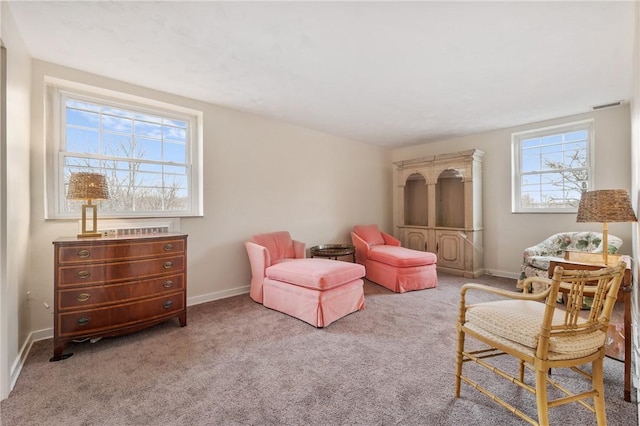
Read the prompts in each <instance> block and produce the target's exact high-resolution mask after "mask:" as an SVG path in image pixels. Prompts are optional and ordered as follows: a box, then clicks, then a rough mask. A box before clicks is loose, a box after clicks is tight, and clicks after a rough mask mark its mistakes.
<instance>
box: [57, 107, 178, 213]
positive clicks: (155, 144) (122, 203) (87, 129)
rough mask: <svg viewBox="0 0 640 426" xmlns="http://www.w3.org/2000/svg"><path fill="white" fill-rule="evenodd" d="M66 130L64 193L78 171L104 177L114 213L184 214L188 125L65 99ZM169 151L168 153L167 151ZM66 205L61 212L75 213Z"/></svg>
mask: <svg viewBox="0 0 640 426" xmlns="http://www.w3.org/2000/svg"><path fill="white" fill-rule="evenodd" d="M64 108H65V116H66V120H65V121H66V122H65V123H64V125H65V126H66V131H65V132H64V137H63V141H62V144H61V148H62V155H63V158H64V159H63V161H62V165H63V175H64V187H65V194H66V188H67V185H68V178H69V175H70V174H71V173H75V172H78V171H93V172H99V173H103V174H105V175H106V176H107V180H108V182H109V190H110V197H111V198H110V199H109V200H106V201H102V202H101V208H102V209H104V210H105V211H113V212H153V211H176V212H180V211H188V210H189V209H190V201H189V200H190V194H189V183H188V182H189V172H190V167H189V164H188V163H187V146H188V144H189V123H188V121H187V120H178V119H175V118H165V117H162V116H155V115H153V114H149V113H137V112H134V111H128V110H126V109H122V108H113V107H110V106H107V105H100V104H97V103H91V102H86V101H81V100H77V99H73V98H67V99H66V100H65V104H64ZM169 148H170V149H169ZM79 205H80V203H78V202H66V203H65V206H64V211H66V212H72V211H77V210H78V209H79Z"/></svg>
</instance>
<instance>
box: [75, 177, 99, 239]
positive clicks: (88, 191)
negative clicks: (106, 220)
mask: <svg viewBox="0 0 640 426" xmlns="http://www.w3.org/2000/svg"><path fill="white" fill-rule="evenodd" d="M67 199H68V200H87V204H83V205H82V232H81V233H80V234H78V238H87V237H100V236H102V234H101V233H99V232H98V215H97V208H98V206H96V205H93V204H91V201H92V200H107V199H109V190H108V188H107V178H106V176H104V175H101V174H100V173H89V172H79V173H72V174H71V177H69V189H68V191H67ZM87 210H91V214H92V216H93V227H92V228H91V229H89V230H87Z"/></svg>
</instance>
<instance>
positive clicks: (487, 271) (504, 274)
mask: <svg viewBox="0 0 640 426" xmlns="http://www.w3.org/2000/svg"><path fill="white" fill-rule="evenodd" d="M484 273H485V275H492V276H495V277H502V278H513V279H514V280H517V279H518V278H519V277H520V274H519V273H517V272H507V271H498V270H496V269H485V270H484Z"/></svg>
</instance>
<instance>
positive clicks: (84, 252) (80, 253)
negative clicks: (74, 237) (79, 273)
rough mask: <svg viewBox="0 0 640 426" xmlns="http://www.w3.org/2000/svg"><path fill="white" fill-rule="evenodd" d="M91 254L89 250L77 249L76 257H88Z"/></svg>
mask: <svg viewBox="0 0 640 426" xmlns="http://www.w3.org/2000/svg"><path fill="white" fill-rule="evenodd" d="M89 256H91V252H90V251H89V250H85V249H82V250H78V257H89Z"/></svg>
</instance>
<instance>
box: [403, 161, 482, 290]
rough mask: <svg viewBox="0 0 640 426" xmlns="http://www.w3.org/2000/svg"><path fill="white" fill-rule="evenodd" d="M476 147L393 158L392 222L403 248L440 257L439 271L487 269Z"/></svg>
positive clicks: (474, 272) (471, 272)
mask: <svg viewBox="0 0 640 426" xmlns="http://www.w3.org/2000/svg"><path fill="white" fill-rule="evenodd" d="M483 155H484V153H483V152H482V151H480V150H477V149H472V150H468V151H462V152H455V153H451V154H442V155H434V156H429V157H422V158H416V159H412V160H404V161H397V162H394V163H393V164H394V166H395V170H394V223H395V225H396V228H397V232H398V234H397V237H398V238H399V239H400V241H402V245H403V246H404V247H408V248H412V249H415V250H423V251H430V252H433V253H436V254H437V255H438V269H439V270H442V271H446V272H451V273H454V274H458V275H464V276H465V277H470V278H475V277H478V276H480V275H482V274H483V273H484V264H483V252H484V249H483V244H482V231H483V228H482V157H483Z"/></svg>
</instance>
